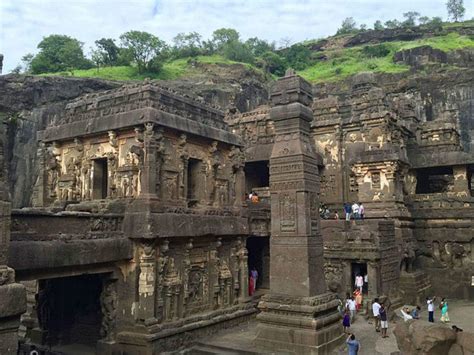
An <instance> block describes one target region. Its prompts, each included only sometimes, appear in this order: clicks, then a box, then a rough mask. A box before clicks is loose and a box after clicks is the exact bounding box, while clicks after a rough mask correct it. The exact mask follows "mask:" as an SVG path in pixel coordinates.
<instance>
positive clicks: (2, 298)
mask: <svg viewBox="0 0 474 355" xmlns="http://www.w3.org/2000/svg"><path fill="white" fill-rule="evenodd" d="M3 137H4V128H3V122H0V354H16V353H17V349H18V333H17V332H18V327H19V325H20V315H21V314H22V313H23V312H25V311H26V291H25V287H24V286H23V285H20V284H18V283H15V272H14V271H13V269H11V268H9V267H8V266H7V260H8V245H9V243H10V221H11V219H10V215H11V207H10V201H9V199H8V190H7V181H6V180H7V177H6V171H5V165H4V155H3V142H4V140H3Z"/></svg>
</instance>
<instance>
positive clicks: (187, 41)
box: [173, 32, 202, 58]
mask: <svg viewBox="0 0 474 355" xmlns="http://www.w3.org/2000/svg"><path fill="white" fill-rule="evenodd" d="M201 39H202V37H201V35H200V34H199V33H197V32H190V33H178V34H177V35H176V37H174V38H173V43H174V46H173V55H174V56H175V57H177V58H184V57H196V56H198V55H199V54H201V53H202V41H201Z"/></svg>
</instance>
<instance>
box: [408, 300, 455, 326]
mask: <svg viewBox="0 0 474 355" xmlns="http://www.w3.org/2000/svg"><path fill="white" fill-rule="evenodd" d="M435 300H436V297H426V306H427V309H428V322H430V323H434V318H435V317H434V312H435ZM439 309H440V311H441V318H440V320H441V322H443V323H449V322H450V320H449V314H448V300H447V299H446V298H442V299H441V302H440V303H439ZM420 311H421V307H420V306H416V307H414V308H413V309H412V310H410V309H409V308H408V307H404V308H403V309H402V310H401V314H402V317H403V319H404V320H405V321H407V320H410V319H420Z"/></svg>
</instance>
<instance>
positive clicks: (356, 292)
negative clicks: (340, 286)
mask: <svg viewBox="0 0 474 355" xmlns="http://www.w3.org/2000/svg"><path fill="white" fill-rule="evenodd" d="M353 295H354V299H355V301H356V307H357V311H359V310H360V309H361V308H362V292H360V290H359V289H358V288H356V289H355V290H354V293H353Z"/></svg>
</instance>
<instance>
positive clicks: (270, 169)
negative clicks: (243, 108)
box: [0, 73, 474, 354]
mask: <svg viewBox="0 0 474 355" xmlns="http://www.w3.org/2000/svg"><path fill="white" fill-rule="evenodd" d="M313 93H315V94H317V95H318V96H317V97H315V98H313ZM416 95H418V96H416ZM414 100H420V97H419V94H417V93H413V92H411V91H409V90H405V91H403V92H402V91H396V90H392V91H390V92H389V91H388V89H387V88H386V87H384V88H382V87H379V85H378V84H377V82H376V80H375V78H374V76H373V75H371V74H367V73H364V74H360V75H357V76H355V77H354V78H353V82H352V86H351V87H350V88H349V89H347V90H346V91H345V92H336V91H334V92H331V93H329V94H328V92H327V91H325V90H320V88H319V87H318V88H317V89H315V88H314V87H312V86H311V85H310V84H308V83H307V82H305V81H304V80H302V79H301V78H299V77H297V76H295V75H293V73H289V75H288V76H287V77H285V78H283V79H281V80H280V81H278V82H277V83H276V84H275V87H274V89H273V92H272V97H271V106H262V107H260V108H257V109H256V110H254V111H251V112H247V113H243V114H236V113H235V112H229V114H228V115H227V117H224V114H223V113H222V112H221V111H219V110H218V109H215V108H213V107H208V106H205V105H203V104H202V103H201V102H196V101H193V100H192V99H190V98H189V97H183V96H181V95H178V94H177V93H175V92H173V91H171V90H168V89H165V88H161V87H158V86H157V85H156V84H154V83H151V82H149V81H145V82H143V83H139V84H134V85H126V86H123V87H121V88H119V89H114V90H109V91H104V92H101V93H96V94H89V95H86V96H83V97H81V98H79V99H77V100H74V101H72V102H70V103H69V105H68V106H67V107H66V109H65V111H64V112H61V113H58V114H57V116H56V117H55V120H54V122H53V123H52V124H51V126H49V127H48V128H46V129H45V130H43V131H41V132H40V133H39V135H38V139H39V149H38V151H37V157H38V162H39V166H38V167H39V171H40V174H39V176H38V179H37V181H36V183H35V186H34V199H33V207H30V208H24V209H22V210H14V211H12V212H10V208H9V203H8V202H6V201H7V200H8V199H7V198H6V196H7V194H6V192H5V191H1V196H2V198H1V202H0V207H1V209H0V228H1V231H2V232H1V234H0V244H1V245H2V248H0V293H2V292H3V291H4V290H6V289H10V288H16V289H17V291H15V292H18V297H17V298H16V300H17V301H19V300H20V299H22V300H23V299H24V297H23V296H22V295H23V292H24V290H23V287H22V286H19V285H17V284H15V283H14V277H13V272H12V269H11V268H7V267H6V266H5V265H7V264H8V265H9V266H10V267H13V268H14V269H15V271H16V278H17V280H20V281H21V282H22V283H24V284H25V285H26V286H27V291H28V294H27V298H28V304H27V306H28V307H27V311H26V313H25V314H24V315H23V320H22V327H21V329H20V333H19V334H20V336H21V338H22V339H23V340H24V344H32V343H34V344H36V345H38V346H41V345H42V346H44V347H45V349H46V348H47V347H49V346H53V347H54V345H55V344H57V343H58V342H67V341H70V342H73V341H79V340H80V341H83V340H84V339H92V342H93V345H94V346H95V345H97V351H98V353H101V354H111V353H113V352H115V351H122V352H127V353H130V354H154V353H158V352H161V351H167V350H176V349H178V348H180V347H182V346H185V345H186V344H189V343H190V342H192V341H193V340H194V339H196V338H199V337H202V336H205V335H207V334H210V333H212V332H215V331H217V330H219V329H221V328H222V327H227V326H229V325H233V324H236V323H237V322H238V321H240V320H242V319H244V320H245V319H248V318H250V317H251V316H252V315H253V314H255V313H256V312H257V309H256V308H255V306H254V304H253V303H252V302H250V301H249V295H248V285H249V279H248V277H249V273H248V265H250V266H251V267H253V266H255V265H258V267H260V268H261V269H259V273H260V274H262V272H261V271H262V270H264V273H265V274H266V275H259V276H261V277H260V280H261V281H260V282H261V283H262V285H263V284H264V285H265V286H268V284H270V290H269V293H268V294H267V295H265V296H264V298H263V301H262V302H261V303H260V306H259V307H260V310H261V313H260V314H259V315H258V320H259V322H260V325H259V333H258V343H259V344H260V345H262V346H264V347H268V348H271V349H272V350H273V351H274V350H279V349H283V350H284V349H286V350H289V349H291V351H294V349H295V346H297V347H298V348H297V350H298V351H299V352H306V351H310V352H311V351H313V353H315V352H316V353H317V352H324V351H326V350H328V349H330V348H331V347H332V346H333V345H335V344H336V343H337V342H338V341H339V340H340V336H341V335H342V332H341V329H340V328H341V327H340V322H339V316H338V314H337V312H336V306H337V301H336V300H335V293H338V294H339V295H341V296H343V295H344V294H345V293H346V292H350V291H352V289H353V286H354V283H353V282H354V280H353V277H354V274H355V273H361V272H365V273H366V274H367V276H368V280H369V281H368V289H367V290H366V291H367V292H368V297H366V298H365V300H368V301H370V299H371V298H373V297H376V296H389V297H390V301H391V303H392V304H393V305H395V304H396V303H397V302H398V301H399V300H400V299H403V301H405V302H407V303H409V302H420V300H422V299H423V297H424V295H425V294H427V293H431V292H435V293H437V294H443V295H446V296H447V297H463V298H471V299H472V298H473V297H474V293H473V290H474V289H473V288H472V286H471V277H472V266H473V260H474V259H473V255H474V242H473V238H472V233H471V230H472V228H473V227H474V222H473V221H474V200H473V197H472V196H473V195H474V187H473V182H474V178H473V171H474V160H473V159H472V157H471V155H472V154H471V153H470V152H469V151H466V150H464V149H465V147H464V148H463V146H462V142H463V141H466V139H465V137H464V136H463V135H461V134H460V133H459V127H458V126H459V117H458V114H457V110H456V107H455V105H454V104H453V105H448V106H449V107H448V106H447V107H446V110H445V111H444V113H443V114H441V113H439V112H438V111H436V112H438V113H437V114H436V115H434V116H433V115H430V119H429V120H427V117H428V116H427V115H425V114H423V113H421V112H419V110H417V109H416V107H415V106H416V105H415V104H414ZM426 100H427V102H428V101H429V102H431V101H430V100H433V98H429V97H428V98H426ZM464 135H465V134H464ZM0 148H1V144H0ZM0 153H1V152H0ZM1 157H2V154H0V158H1ZM252 169H254V171H253V175H252V174H251V173H252ZM0 174H4V171H3V170H0ZM251 175H252V176H251ZM255 176H257V177H258V178H259V179H257V180H258V181H256V182H255V184H253V182H252V183H250V180H252V179H255ZM0 177H1V178H2V179H3V178H4V177H3V175H0ZM252 184H253V185H252ZM4 186H5V185H4V184H0V189H2V188H3V187H4ZM251 191H253V192H257V193H258V195H259V198H260V201H259V203H254V204H253V203H249V202H248V201H247V202H246V200H247V193H249V192H251ZM320 202H321V203H322V204H324V205H326V206H327V207H328V208H329V210H330V214H329V217H330V218H331V219H333V218H334V217H335V214H334V212H335V211H338V214H339V216H340V217H341V218H342V217H343V210H342V206H343V204H344V203H345V202H349V203H352V202H362V203H363V204H364V206H365V219H364V220H358V221H353V220H352V221H350V222H346V221H342V220H340V221H337V220H322V221H320V218H319V210H318V207H319V203H320ZM10 232H11V235H10ZM269 240H271V242H270V243H269V242H268V241H269ZM249 241H252V242H253V243H254V245H258V246H259V248H260V249H259V250H260V251H259V253H260V254H258V255H259V256H256V253H254V250H250V249H251V248H250V247H249V250H247V246H249V245H251V244H252V243H249ZM8 243H10V244H9V245H8V248H5V247H3V246H5V245H7V244H8ZM268 245H270V248H268ZM269 249H270V252H268V250H269ZM7 250H8V253H7ZM256 258H261V259H264V258H265V260H257V261H258V262H256ZM2 270H3V271H2ZM362 270H364V271H362ZM269 273H270V274H271V276H272V277H271V279H270V277H269V275H268V274H269ZM323 276H324V277H323ZM2 280H3V282H2ZM262 280H263V282H262ZM2 283H3V285H2ZM65 285H66V286H70V287H71V289H70V290H68V288H67V287H64V286H65ZM74 285H76V286H74ZM79 286H80V287H79ZM74 287H79V288H81V287H82V288H83V290H82V291H81V292H80V294H78V295H75V294H74V291H75V290H79V288H77V289H76V288H74ZM64 289H66V291H64V292H65V293H61V292H63V291H62V290H64ZM84 290H85V291H84ZM0 299H2V300H3V298H1V295H0ZM9 299H10V300H11V298H9ZM59 300H61V302H60V301H59ZM67 300H69V301H71V300H73V301H74V302H76V301H77V304H78V305H83V307H82V308H81V307H79V306H78V307H77V308H78V309H80V310H81V312H82V313H80V312H79V313H77V312H76V313H74V314H73V313H68V309H74V308H75V304H72V305H71V304H68V303H67V302H66V301H67ZM85 300H87V302H85ZM63 301H64V302H63ZM71 302H72V301H71ZM3 304H4V303H2V305H3ZM5 304H7V305H8V310H9V311H10V310H12V309H13V310H15V309H16V311H18V313H15V316H16V315H17V314H19V313H21V312H23V311H24V308H25V307H23V306H20V305H19V303H18V305H12V306H10V305H9V304H8V303H5ZM22 305H24V303H22ZM16 306H18V307H17V308H15V307H16ZM283 306H284V307H286V308H285V311H282V307H283ZM22 307H23V308H22ZM5 309H6V308H5ZM58 309H59V310H60V311H58ZM54 310H55V311H54ZM90 310H92V311H90ZM16 311H15V312H16ZM53 311H54V312H56V313H54V312H53ZM2 312H3V308H2V307H1V306H0V326H1V327H3V323H2V321H3V319H4V313H2ZM6 314H7V315H8V316H9V315H13V314H10V313H6ZM97 315H100V317H97ZM53 318H54V319H55V320H56V321H57V319H60V320H61V321H62V320H63V318H64V319H66V318H67V319H66V320H67V322H65V323H64V324H63V323H61V322H59V323H54V324H52V323H51V322H52V321H53V320H54V319H53ZM9 319H10V318H9ZM76 319H78V321H76ZM8 327H9V328H8V329H10V330H11V329H14V328H15V327H16V323H15V322H14V324H13V323H11V324H10V323H9V325H8ZM66 328H67V329H66ZM62 329H65V330H64V331H63V330H62ZM66 330H67V331H66ZM90 330H93V334H92V333H88V332H89V331H90ZM55 332H56V333H57V334H52V333H55ZM0 333H2V332H0ZM11 333H12V332H6V333H2V334H6V335H7V336H10V335H11ZM294 334H298V335H302V336H303V335H304V336H305V338H304V339H305V340H304V341H301V342H300V343H298V344H296V343H295V342H294V340H293V339H295V337H294ZM75 335H77V336H78V337H76V338H74V336H75ZM306 336H307V337H306ZM79 338H80V339H79ZM9 339H13V338H11V337H10V338H9ZM11 344H13V343H11ZM0 352H2V349H0Z"/></svg>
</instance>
